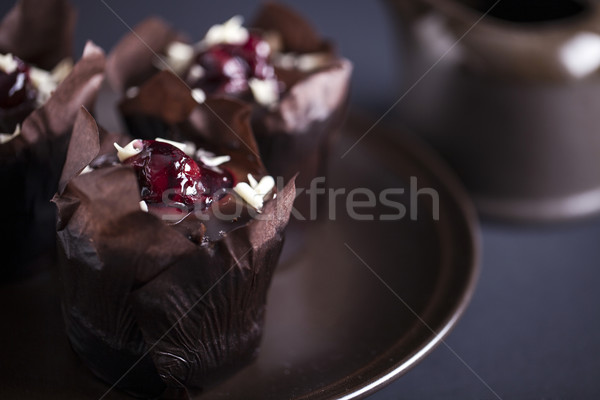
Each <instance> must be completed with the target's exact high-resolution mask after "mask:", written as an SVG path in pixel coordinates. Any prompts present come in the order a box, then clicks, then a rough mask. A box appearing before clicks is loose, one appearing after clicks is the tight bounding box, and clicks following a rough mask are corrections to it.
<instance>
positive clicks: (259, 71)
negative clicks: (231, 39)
mask: <svg viewBox="0 0 600 400" xmlns="http://www.w3.org/2000/svg"><path fill="white" fill-rule="evenodd" d="M270 53H271V51H270V48H269V45H268V43H267V42H266V41H265V40H263V39H262V38H261V37H260V36H258V35H256V34H252V33H251V34H250V35H249V36H248V40H247V41H246V42H245V43H244V44H228V43H222V44H217V45H214V46H212V47H210V48H209V49H207V50H204V51H202V52H201V53H199V54H198V55H197V56H196V59H195V60H194V63H195V65H199V66H201V67H202V68H203V70H204V75H203V76H202V77H200V78H199V79H195V80H193V79H191V78H188V84H189V85H190V86H192V87H196V88H200V89H202V90H204V91H205V92H207V93H225V94H231V95H240V94H244V93H245V92H247V91H248V90H249V86H248V80H249V79H250V78H257V79H275V69H274V68H273V65H271V63H270V62H269V56H270Z"/></svg>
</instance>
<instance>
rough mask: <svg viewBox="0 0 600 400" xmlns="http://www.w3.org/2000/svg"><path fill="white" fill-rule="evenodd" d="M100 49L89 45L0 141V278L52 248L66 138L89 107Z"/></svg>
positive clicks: (100, 68)
mask: <svg viewBox="0 0 600 400" xmlns="http://www.w3.org/2000/svg"><path fill="white" fill-rule="evenodd" d="M104 63H105V57H104V53H103V51H102V50H101V49H100V48H98V47H96V46H95V45H93V44H92V43H88V44H87V46H86V48H85V50H84V54H83V57H82V59H81V60H80V61H79V62H78V63H77V64H76V65H75V67H74V68H73V70H72V71H71V73H70V74H69V75H68V76H67V77H66V78H65V80H64V81H63V82H61V83H60V85H58V87H57V88H56V90H55V91H54V93H53V94H52V95H51V97H50V98H49V99H48V101H47V102H46V103H45V104H44V105H43V106H41V107H40V108H38V109H36V110H34V111H33V112H32V113H31V114H30V115H29V116H27V117H26V118H25V120H24V121H23V123H22V125H21V133H20V134H19V135H18V136H16V137H15V138H13V139H12V140H10V141H8V142H5V143H3V144H0V182H2V186H3V188H4V189H3V191H2V196H0V208H1V209H2V210H3V212H2V214H1V215H0V236H1V237H2V240H1V241H0V251H1V252H2V254H3V262H2V267H1V268H0V276H7V275H9V274H11V273H13V272H14V271H15V270H16V269H18V267H19V266H21V265H22V264H26V263H27V262H28V261H30V260H31V259H32V258H33V257H35V256H37V255H39V254H40V252H42V251H46V250H49V249H53V248H54V243H55V239H54V237H55V234H54V225H55V218H56V212H55V208H54V206H53V205H52V204H51V203H50V199H51V198H52V196H53V195H54V193H55V192H56V188H57V185H58V181H59V178H60V175H61V168H62V166H63V163H64V161H65V156H66V152H67V146H68V140H69V136H70V134H71V129H72V127H73V123H74V121H75V117H76V115H77V113H78V111H79V108H80V107H81V106H82V105H85V106H87V107H91V106H92V105H93V103H94V101H95V98H96V95H97V93H98V90H99V88H100V85H101V83H102V80H103V72H104Z"/></svg>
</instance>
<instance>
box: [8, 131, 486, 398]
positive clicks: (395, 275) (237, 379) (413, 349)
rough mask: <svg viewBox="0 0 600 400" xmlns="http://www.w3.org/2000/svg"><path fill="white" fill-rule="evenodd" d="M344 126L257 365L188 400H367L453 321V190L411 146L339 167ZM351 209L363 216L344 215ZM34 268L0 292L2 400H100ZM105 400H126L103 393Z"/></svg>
mask: <svg viewBox="0 0 600 400" xmlns="http://www.w3.org/2000/svg"><path fill="white" fill-rule="evenodd" d="M348 125H350V126H352V127H353V128H352V129H350V128H347V129H346V132H345V133H346V135H345V137H344V139H343V140H342V141H341V143H340V145H339V146H338V148H337V152H336V153H335V154H333V155H332V160H331V161H332V165H334V167H333V168H332V174H331V177H330V179H329V180H328V182H327V185H328V187H329V189H328V190H327V192H328V194H327V195H320V196H319V197H321V199H320V200H319V201H320V204H322V205H324V207H323V208H320V209H319V215H318V216H317V217H319V218H318V220H317V221H312V222H306V221H304V222H300V221H296V222H294V224H293V226H292V232H291V235H290V236H289V237H288V243H286V246H287V247H286V250H284V252H286V254H284V260H285V261H284V262H283V263H282V264H281V265H280V267H279V269H278V271H277V273H276V275H275V278H274V281H273V283H272V287H271V290H270V293H269V299H268V308H267V310H268V311H267V321H266V327H265V335H264V338H263V344H262V348H261V351H260V355H259V357H258V359H257V360H256V362H255V363H254V364H252V365H251V366H250V367H248V368H246V369H244V370H242V371H241V372H240V373H238V374H237V375H235V376H234V377H233V378H231V379H229V380H227V381H225V382H223V383H221V384H219V385H218V386H215V387H213V388H211V389H210V390H208V391H206V392H205V393H204V394H202V395H201V396H200V395H198V397H200V398H202V399H240V400H241V399H243V400H251V399H260V400H267V399H278V400H279V399H314V400H316V399H340V398H343V399H353V398H361V397H365V396H367V395H368V394H370V393H372V392H373V391H375V390H377V389H379V388H381V387H382V386H383V385H385V384H387V383H389V382H391V381H392V380H393V379H395V378H397V377H398V376H400V375H402V374H403V373H404V372H406V371H407V370H408V369H409V368H410V367H412V366H414V365H415V364H416V363H417V362H418V361H419V360H420V359H422V358H423V357H424V356H425V355H426V354H428V353H429V352H430V351H431V350H432V349H433V348H434V347H435V346H436V345H437V344H438V343H440V341H441V340H443V338H444V337H445V336H446V335H447V334H448V332H449V330H450V329H451V328H452V327H453V326H454V324H455V323H456V321H457V319H458V317H459V316H460V315H461V314H462V312H463V311H464V309H465V307H466V305H467V303H468V300H469V298H470V296H471V294H472V291H473V289H474V285H475V281H476V275H477V263H478V252H479V250H478V249H479V241H478V229H477V221H476V216H475V213H474V211H473V208H472V206H471V203H470V202H469V201H468V199H467V197H466V195H465V194H464V191H463V189H462V188H461V187H460V185H458V184H457V181H456V179H455V178H454V176H453V175H451V174H450V173H448V172H447V168H446V167H445V165H443V164H442V163H441V162H440V161H439V160H438V158H437V157H436V156H434V155H433V154H432V153H431V152H430V151H429V150H427V148H425V147H424V146H423V145H421V144H420V143H419V142H416V141H415V140H414V139H413V138H411V137H409V136H405V135H401V136H397V135H396V137H394V136H393V135H389V134H386V132H385V131H384V130H383V129H374V130H372V131H371V132H370V133H369V134H368V135H367V136H366V137H365V138H364V140H362V141H361V142H360V143H359V144H358V145H357V146H355V147H354V148H353V149H352V150H351V151H349V152H348V153H346V151H347V150H348V149H349V148H350V147H351V146H352V144H353V143H354V142H355V140H356V139H357V138H358V137H359V136H360V135H361V134H362V133H363V132H365V131H366V129H367V128H368V127H369V126H368V124H364V125H363V124H361V123H357V121H356V120H353V121H352V122H351V123H350V124H348ZM344 153H346V155H345V156H344V157H343V158H342V155H344ZM319 187H323V184H320V185H319ZM357 188H363V189H360V190H358V191H357V190H354V189H357ZM366 189H368V190H370V191H371V192H372V193H373V194H374V196H375V198H374V200H373V199H369V196H370V195H368V194H366V191H367V190H366ZM386 189H387V191H386V192H384V193H385V196H384V197H383V198H382V197H381V196H382V195H381V193H382V191H383V190H386ZM391 189H394V190H391ZM331 190H335V191H336V195H335V196H333V195H332V193H331ZM402 190H403V193H402ZM352 197H353V200H354V201H355V202H358V201H362V202H363V204H362V206H361V207H358V206H357V205H358V204H355V205H356V207H354V208H353V209H348V207H347V203H348V200H349V199H350V200H352ZM368 203H374V204H375V206H372V205H370V204H368ZM352 211H354V218H350V216H351V215H352ZM402 214H404V215H402ZM436 215H437V216H439V218H437V220H436V218H435V216H436ZM357 217H358V218H361V219H364V220H358V219H357ZM369 217H372V220H368V219H369ZM300 235H301V236H302V237H303V238H304V239H302V240H298V237H299V236H300ZM298 243H302V246H299V245H298ZM39 264H40V265H39V266H38V267H39V268H40V270H39V271H38V272H37V273H35V274H32V275H31V276H29V277H27V278H23V279H20V280H18V281H16V282H15V281H13V282H11V283H4V284H2V285H1V286H0V315H2V318H3V321H2V322H3V329H2V330H0V346H1V347H0V350H1V352H2V355H1V359H2V362H0V398H3V399H13V398H15V399H16V398H18V399H46V400H48V399H67V398H77V399H99V398H101V397H102V396H103V395H104V394H105V393H106V392H107V390H108V386H107V385H105V384H104V383H102V382H100V381H98V380H97V379H96V378H95V377H94V376H93V375H92V374H91V373H90V372H89V371H87V370H86V369H85V368H84V367H83V365H82V364H81V362H80V361H79V360H78V359H77V357H76V356H75V355H74V354H73V353H72V351H71V349H70V347H69V344H68V341H67V339H66V337H65V335H64V332H63V326H62V319H61V315H60V301H59V298H58V292H59V291H58V289H57V287H58V286H59V285H60V282H59V281H58V280H57V279H56V277H55V275H54V272H53V271H54V269H53V268H52V263H51V261H50V259H49V258H45V259H42V260H40V261H39ZM195 397H196V396H194V398H195ZM103 398H104V399H122V398H128V397H127V396H126V395H124V394H122V393H120V392H119V391H117V390H115V391H110V392H109V393H108V394H107V395H106V396H105V397H103Z"/></svg>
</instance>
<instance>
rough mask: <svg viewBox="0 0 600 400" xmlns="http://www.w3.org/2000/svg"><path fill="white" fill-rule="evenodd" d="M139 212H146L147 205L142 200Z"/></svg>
mask: <svg viewBox="0 0 600 400" xmlns="http://www.w3.org/2000/svg"><path fill="white" fill-rule="evenodd" d="M140 210H142V211H143V212H148V204H146V202H145V201H144V200H142V201H140Z"/></svg>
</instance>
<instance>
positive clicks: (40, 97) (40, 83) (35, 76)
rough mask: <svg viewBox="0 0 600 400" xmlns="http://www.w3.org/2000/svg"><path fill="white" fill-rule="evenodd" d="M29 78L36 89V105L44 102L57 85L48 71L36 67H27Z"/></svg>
mask: <svg viewBox="0 0 600 400" xmlns="http://www.w3.org/2000/svg"><path fill="white" fill-rule="evenodd" d="M29 79H31V83H33V86H35V88H36V89H37V99H36V100H37V103H38V105H42V104H44V103H46V101H48V99H49V98H50V96H51V95H52V93H53V92H54V91H55V90H56V87H57V86H58V83H57V82H56V81H55V80H54V78H53V77H52V74H51V73H50V72H48V71H45V70H43V69H39V68H36V67H31V68H30V69H29Z"/></svg>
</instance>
